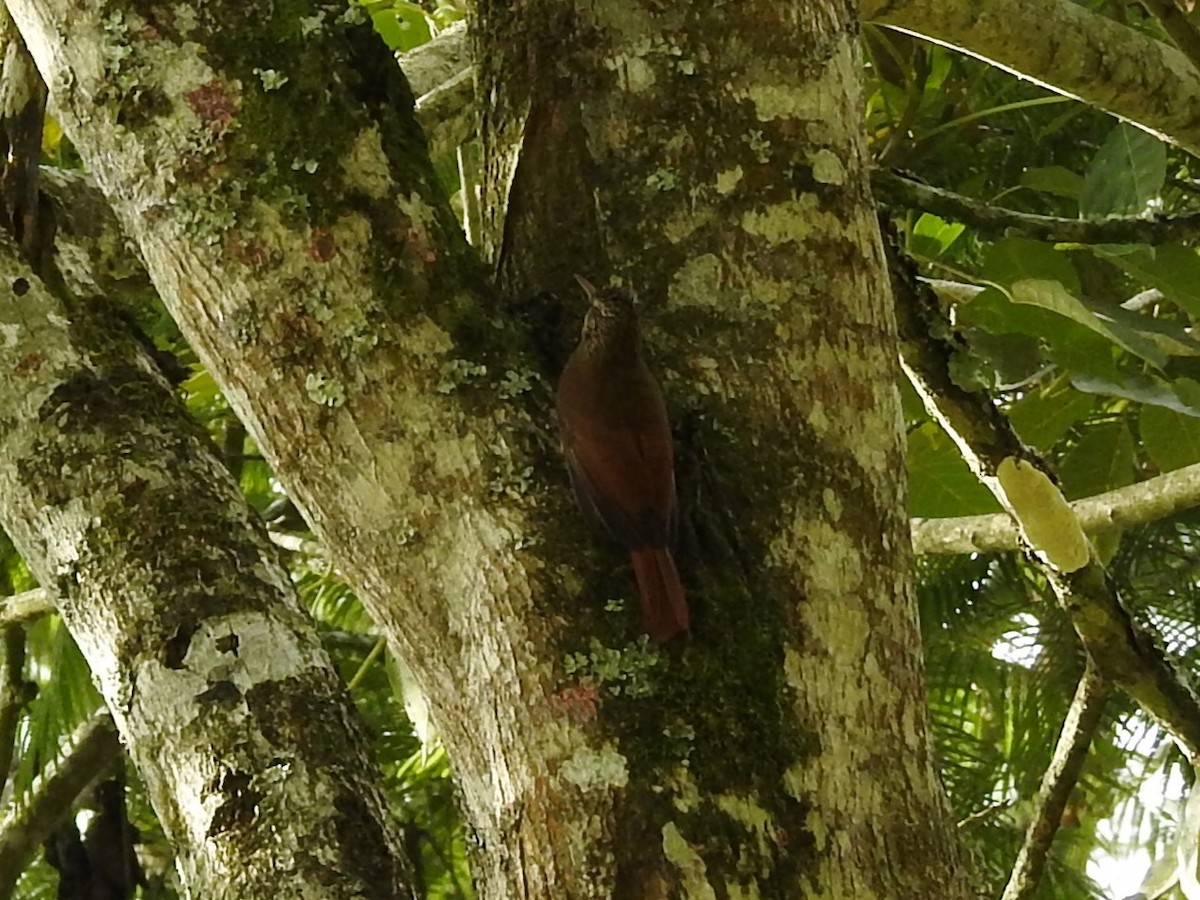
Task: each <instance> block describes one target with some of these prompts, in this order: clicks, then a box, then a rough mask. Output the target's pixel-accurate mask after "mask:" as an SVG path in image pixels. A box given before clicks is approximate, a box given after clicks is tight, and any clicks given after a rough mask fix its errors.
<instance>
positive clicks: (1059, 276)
mask: <svg viewBox="0 0 1200 900" xmlns="http://www.w3.org/2000/svg"><path fill="white" fill-rule="evenodd" d="M982 275H983V277H984V278H985V279H987V280H988V281H994V282H996V283H997V284H1003V285H1005V286H1010V285H1012V284H1014V283H1016V282H1018V281H1025V280H1029V279H1034V280H1042V281H1057V282H1060V283H1061V284H1062V285H1063V287H1064V288H1065V289H1066V290H1067V291H1069V292H1071V293H1073V294H1078V293H1079V274H1078V273H1077V272H1076V271H1075V267H1074V266H1073V265H1071V260H1070V259H1068V258H1067V255H1066V254H1065V253H1060V252H1059V251H1057V250H1055V249H1054V248H1053V247H1051V246H1050V245H1049V244H1043V243H1042V242H1041V241H1031V240H1029V239H1028V238H1005V239H1004V240H1002V241H997V242H996V243H994V244H992V245H991V246H990V247H989V248H988V249H987V252H986V253H984V256H983V272H982Z"/></svg>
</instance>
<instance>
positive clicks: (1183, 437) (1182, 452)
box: [1138, 404, 1200, 472]
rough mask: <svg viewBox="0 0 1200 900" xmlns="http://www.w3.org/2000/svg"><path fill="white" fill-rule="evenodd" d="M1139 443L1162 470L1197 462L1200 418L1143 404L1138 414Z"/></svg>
mask: <svg viewBox="0 0 1200 900" xmlns="http://www.w3.org/2000/svg"><path fill="white" fill-rule="evenodd" d="M1138 430H1139V431H1140V432H1141V437H1142V446H1143V447H1145V448H1146V453H1147V454H1149V456H1150V458H1151V459H1152V460H1154V464H1155V465H1156V466H1158V468H1159V469H1160V470H1161V471H1163V472H1169V471H1170V470H1171V469H1179V468H1182V467H1183V466H1190V465H1191V464H1192V463H1194V462H1200V419H1197V418H1195V417H1194V416H1188V415H1184V414H1183V413H1180V412H1176V411H1175V410H1173V409H1166V408H1165V407H1162V406H1153V405H1151V404H1146V405H1144V406H1142V409H1141V413H1140V415H1139V417H1138Z"/></svg>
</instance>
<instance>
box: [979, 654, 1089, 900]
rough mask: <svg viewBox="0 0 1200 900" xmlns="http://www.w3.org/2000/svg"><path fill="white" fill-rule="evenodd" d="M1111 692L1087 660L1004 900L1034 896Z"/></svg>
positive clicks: (1003, 895) (1043, 776)
mask: <svg viewBox="0 0 1200 900" xmlns="http://www.w3.org/2000/svg"><path fill="white" fill-rule="evenodd" d="M1109 692H1110V691H1109V686H1108V684H1107V683H1106V682H1105V681H1104V680H1103V679H1102V678H1101V677H1100V674H1099V672H1098V671H1097V670H1096V666H1095V664H1094V663H1093V662H1092V660H1090V659H1089V660H1088V662H1087V665H1086V666H1085V668H1084V670H1083V675H1081V676H1080V678H1079V684H1078V686H1077V687H1076V688H1075V696H1074V698H1072V700H1071V707H1070V709H1069V710H1068V711H1067V717H1066V719H1065V720H1064V721H1063V726H1062V732H1061V733H1060V734H1059V736H1058V743H1057V744H1056V745H1055V747H1054V755H1053V756H1052V757H1051V760H1050V765H1049V766H1048V767H1047V768H1046V771H1045V773H1044V774H1043V775H1042V784H1041V787H1040V788H1039V790H1038V795H1037V800H1036V802H1035V807H1034V814H1033V821H1031V822H1030V823H1029V827H1028V829H1027V830H1026V832H1025V842H1024V843H1023V844H1022V845H1021V850H1020V852H1019V853H1018V854H1017V859H1016V862H1015V863H1014V864H1013V870H1012V874H1011V875H1010V876H1009V879H1008V884H1007V885H1006V886H1005V888H1004V893H1003V894H1002V895H1001V898H1000V900H1028V898H1030V897H1032V896H1034V893H1035V892H1036V890H1037V886H1038V881H1039V880H1040V879H1041V877H1042V872H1043V871H1044V870H1045V868H1046V856H1047V854H1048V853H1049V852H1050V845H1051V844H1052V843H1053V841H1054V836H1055V834H1057V833H1058V829H1059V825H1060V823H1061V822H1062V817H1063V811H1064V810H1065V809H1066V807H1067V801H1068V800H1069V799H1070V797H1071V792H1072V791H1073V790H1074V789H1075V784H1076V782H1077V781H1078V780H1079V773H1080V772H1081V771H1082V769H1083V764H1084V762H1085V761H1086V760H1087V754H1088V748H1089V746H1090V745H1091V742H1092V738H1093V737H1094V736H1095V734H1096V731H1097V729H1098V728H1099V727H1100V720H1101V719H1102V718H1103V716H1104V708H1105V706H1106V704H1107V703H1108V697H1109Z"/></svg>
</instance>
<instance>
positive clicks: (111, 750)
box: [0, 712, 124, 898]
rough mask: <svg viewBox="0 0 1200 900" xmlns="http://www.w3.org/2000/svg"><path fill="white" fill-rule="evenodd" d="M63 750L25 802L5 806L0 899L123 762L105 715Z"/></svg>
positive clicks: (1, 831)
mask: <svg viewBox="0 0 1200 900" xmlns="http://www.w3.org/2000/svg"><path fill="white" fill-rule="evenodd" d="M68 746H69V749H68V751H67V753H66V755H65V756H64V757H62V758H61V759H60V760H59V761H58V762H57V763H56V764H55V765H54V766H53V767H51V768H50V769H49V770H48V771H47V772H45V773H43V774H42V775H41V776H39V777H38V779H37V781H35V782H34V786H33V790H32V792H31V794H30V796H29V798H28V799H27V800H26V801H25V802H24V803H22V804H20V805H15V804H14V805H13V806H11V807H9V810H8V812H7V813H6V814H5V816H4V818H3V819H0V898H8V897H10V896H11V895H12V889H13V886H14V885H15V884H16V882H17V879H18V878H19V877H20V874H21V872H22V871H23V870H24V868H25V865H26V864H27V863H28V861H29V859H30V858H31V857H32V856H33V854H34V852H36V850H37V848H38V847H39V846H40V845H41V843H42V841H43V840H45V839H46V837H47V836H48V835H49V834H50V832H51V831H52V830H53V829H54V826H55V825H57V824H58V822H59V821H60V820H61V819H62V817H63V816H65V815H66V814H67V813H69V812H70V811H71V808H72V807H73V806H74V805H75V801H76V800H77V799H78V798H79V795H80V794H82V793H83V792H84V791H85V790H87V788H88V786H89V785H90V784H92V783H93V782H95V781H97V780H98V779H100V778H103V777H104V776H106V775H108V774H109V773H111V772H113V771H115V770H116V769H117V768H118V767H119V766H120V765H121V762H122V760H123V759H124V754H123V753H122V751H121V743H120V741H119V740H118V738H117V729H116V726H115V725H114V723H113V720H112V716H110V715H109V714H108V713H107V712H101V713H98V714H97V715H95V716H93V717H92V718H91V719H89V720H88V721H86V722H84V723H83V724H82V725H80V726H79V728H78V729H76V731H75V734H74V735H72V737H71V740H70V742H69V745H68Z"/></svg>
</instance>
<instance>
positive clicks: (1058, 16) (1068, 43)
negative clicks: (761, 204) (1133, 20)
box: [862, 0, 1200, 154]
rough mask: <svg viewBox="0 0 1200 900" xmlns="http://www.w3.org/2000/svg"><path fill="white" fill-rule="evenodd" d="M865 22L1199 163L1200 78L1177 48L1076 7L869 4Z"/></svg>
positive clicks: (868, 0) (1049, 0) (1063, 0)
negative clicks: (990, 69)
mask: <svg viewBox="0 0 1200 900" xmlns="http://www.w3.org/2000/svg"><path fill="white" fill-rule="evenodd" d="M862 16H863V19H864V20H865V21H868V22H875V23H877V24H880V25H888V26H891V27H893V28H897V29H899V30H901V31H905V32H908V33H910V34H916V35H918V36H920V37H923V38H926V39H928V40H931V41H935V42H937V43H939V44H944V45H945V46H947V47H952V48H954V49H956V50H961V51H963V52H964V53H969V54H970V55H972V56H975V57H978V58H979V59H983V60H987V61H988V62H990V63H992V64H993V65H996V66H999V67H1000V68H1002V69H1007V70H1008V71H1010V72H1015V73H1017V74H1019V75H1021V76H1022V77H1024V78H1028V79H1030V80H1031V81H1036V82H1038V83H1039V84H1042V85H1044V86H1046V87H1047V88H1049V89H1050V90H1053V91H1057V92H1058V93H1060V94H1065V95H1066V96H1068V97H1074V98H1077V99H1079V100H1083V101H1084V102H1085V103H1087V104H1089V105H1091V106H1095V107H1097V108H1099V109H1103V110H1105V111H1106V112H1110V113H1112V114H1113V115H1114V116H1118V117H1120V118H1122V119H1124V120H1126V121H1127V122H1132V123H1133V124H1134V125H1138V126H1140V127H1141V128H1144V129H1146V131H1149V132H1150V133H1151V134H1153V135H1156V136H1158V137H1160V138H1162V139H1163V140H1165V141H1169V142H1171V143H1172V144H1176V145H1177V146H1179V147H1182V148H1183V149H1185V150H1188V151H1190V152H1191V153H1193V154H1200V71H1197V69H1196V67H1195V66H1194V65H1193V64H1192V63H1191V62H1190V61H1189V60H1188V58H1187V57H1186V56H1184V54H1182V53H1180V52H1179V51H1178V50H1176V49H1175V48H1174V47H1172V46H1171V45H1169V44H1165V43H1163V42H1162V41H1156V40H1154V39H1153V38H1150V37H1148V36H1146V35H1144V34H1141V33H1139V32H1137V31H1135V30H1133V29H1132V28H1128V27H1126V26H1124V25H1122V24H1120V23H1119V22H1114V21H1112V20H1111V19H1108V18H1105V17H1104V16H1102V15H1100V14H1098V13H1095V12H1092V11H1090V10H1089V9H1087V8H1085V7H1083V6H1081V5H1079V4H1078V3H1071V2H1070V0H1010V2H1006V3H976V2H974V0H864V2H863V4H862ZM1017 35H1019V36H1020V37H1019V39H1017V38H1016V36H1017Z"/></svg>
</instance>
